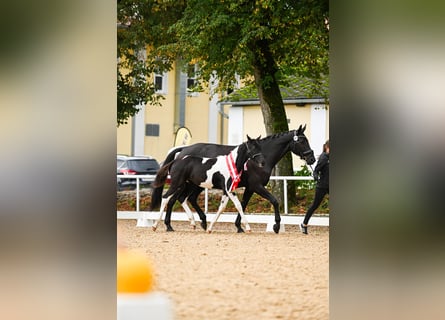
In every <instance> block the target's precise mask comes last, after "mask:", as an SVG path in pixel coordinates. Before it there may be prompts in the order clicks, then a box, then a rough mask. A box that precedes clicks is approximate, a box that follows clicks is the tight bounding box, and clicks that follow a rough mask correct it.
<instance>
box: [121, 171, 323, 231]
mask: <svg viewBox="0 0 445 320" xmlns="http://www.w3.org/2000/svg"><path fill="white" fill-rule="evenodd" d="M117 177H118V178H123V179H136V211H118V212H117V218H118V219H138V220H140V219H144V220H145V219H148V220H153V219H154V217H155V216H158V215H159V212H156V213H155V212H148V211H140V191H141V187H140V185H141V184H140V179H144V182H146V181H154V178H155V176H154V175H118V176H117ZM270 180H278V181H279V180H282V181H283V183H284V187H283V192H284V197H283V198H284V212H283V214H284V217H282V224H299V223H301V221H302V220H303V217H301V216H300V217H296V216H287V215H288V214H289V208H288V204H287V197H288V195H287V184H288V181H294V180H313V178H312V177H310V176H271V177H270ZM204 192H205V194H204V197H205V199H204V204H205V208H204V212H205V213H206V214H207V215H209V213H208V189H205V190H204ZM210 216H211V214H210ZM223 216H225V217H223ZM232 216H236V213H235V214H234V215H233V214H223V215H221V217H220V219H218V221H222V222H224V221H225V220H227V221H232V220H233V221H234V218H233V217H232ZM286 216H287V217H286ZM175 217H177V218H176V219H175V220H178V221H184V220H187V218H186V214H185V213H184V212H177V213H176V212H175ZM248 217H249V218H248V219H249V222H253V223H255V222H257V223H268V225H270V224H271V223H272V222H273V214H271V215H253V214H249V215H248ZM195 219H196V220H199V217H198V216H197V215H195ZM311 224H312V225H320V226H329V217H315V216H313V217H312V218H311Z"/></svg>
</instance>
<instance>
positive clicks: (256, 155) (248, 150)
mask: <svg viewBox="0 0 445 320" xmlns="http://www.w3.org/2000/svg"><path fill="white" fill-rule="evenodd" d="M244 145H245V146H246V149H247V155H248V156H249V157H248V159H255V157H258V156H260V155H261V152H258V153H255V154H254V155H253V156H250V155H249V154H250V149H249V146H248V145H247V142H244Z"/></svg>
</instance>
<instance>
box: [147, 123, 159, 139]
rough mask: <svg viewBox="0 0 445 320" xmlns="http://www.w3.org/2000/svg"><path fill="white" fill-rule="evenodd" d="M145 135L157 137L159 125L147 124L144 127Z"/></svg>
mask: <svg viewBox="0 0 445 320" xmlns="http://www.w3.org/2000/svg"><path fill="white" fill-rule="evenodd" d="M145 135H146V136H150V137H159V124H153V123H147V124H146V125H145Z"/></svg>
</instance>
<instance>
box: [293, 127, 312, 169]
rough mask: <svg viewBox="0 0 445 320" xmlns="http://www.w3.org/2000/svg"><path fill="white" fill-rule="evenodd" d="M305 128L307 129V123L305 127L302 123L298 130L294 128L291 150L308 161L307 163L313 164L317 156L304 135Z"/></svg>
mask: <svg viewBox="0 0 445 320" xmlns="http://www.w3.org/2000/svg"><path fill="white" fill-rule="evenodd" d="M304 130H306V125H304V127H302V126H301V125H300V127H299V128H298V130H294V138H293V141H292V142H291V151H292V152H293V153H295V154H296V155H297V156H299V157H300V158H301V159H303V160H304V161H306V162H307V164H309V165H311V164H313V163H314V162H315V156H314V151H313V150H312V149H311V146H310V145H309V140H308V139H307V138H306V136H305V135H304Z"/></svg>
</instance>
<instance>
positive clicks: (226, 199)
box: [207, 194, 229, 233]
mask: <svg viewBox="0 0 445 320" xmlns="http://www.w3.org/2000/svg"><path fill="white" fill-rule="evenodd" d="M228 202H229V197H228V196H227V195H225V194H223V196H222V197H221V203H220V205H219V208H218V211H217V212H216V214H215V219H213V221H212V222H211V223H210V226H209V228H208V229H207V232H208V233H211V232H212V229H213V225H214V224H215V222H216V221H217V220H218V218H219V216H220V214H221V212H223V210H224V209H225V208H226V206H227V203H228Z"/></svg>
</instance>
